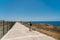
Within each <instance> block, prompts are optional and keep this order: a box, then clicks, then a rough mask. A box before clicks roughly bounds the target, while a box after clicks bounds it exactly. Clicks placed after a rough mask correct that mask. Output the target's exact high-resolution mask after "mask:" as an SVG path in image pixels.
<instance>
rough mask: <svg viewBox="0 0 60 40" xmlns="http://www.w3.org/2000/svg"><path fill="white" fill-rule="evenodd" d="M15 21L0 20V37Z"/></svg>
mask: <svg viewBox="0 0 60 40" xmlns="http://www.w3.org/2000/svg"><path fill="white" fill-rule="evenodd" d="M14 23H15V22H9V21H4V20H3V21H1V22H0V39H1V38H2V37H3V36H4V35H5V34H6V33H7V32H8V31H9V30H10V29H11V28H12V26H13V25H14Z"/></svg>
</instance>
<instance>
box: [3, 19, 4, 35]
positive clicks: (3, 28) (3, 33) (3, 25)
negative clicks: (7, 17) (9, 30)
mask: <svg viewBox="0 0 60 40" xmlns="http://www.w3.org/2000/svg"><path fill="white" fill-rule="evenodd" d="M3 35H4V20H3Z"/></svg>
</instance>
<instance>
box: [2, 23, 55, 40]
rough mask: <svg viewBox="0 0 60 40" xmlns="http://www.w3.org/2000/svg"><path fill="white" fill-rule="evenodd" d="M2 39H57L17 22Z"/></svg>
mask: <svg viewBox="0 0 60 40" xmlns="http://www.w3.org/2000/svg"><path fill="white" fill-rule="evenodd" d="M1 40H56V39H54V38H52V37H50V36H47V35H45V34H42V33H40V32H37V31H33V30H32V31H29V29H28V28H27V27H25V26H24V25H22V24H20V23H19V22H16V23H15V25H14V26H13V27H12V29H10V31H8V33H7V34H6V35H5V36H4V37H2V38H1Z"/></svg>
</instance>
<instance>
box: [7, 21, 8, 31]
mask: <svg viewBox="0 0 60 40" xmlns="http://www.w3.org/2000/svg"><path fill="white" fill-rule="evenodd" d="M7 32H8V21H7Z"/></svg>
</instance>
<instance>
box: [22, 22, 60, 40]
mask: <svg viewBox="0 0 60 40" xmlns="http://www.w3.org/2000/svg"><path fill="white" fill-rule="evenodd" d="M22 24H23V25H25V26H26V27H28V28H29V25H28V24H27V23H22ZM37 26H38V25H32V27H31V28H32V29H33V30H35V31H38V32H40V33H44V34H46V35H48V36H51V37H53V38H55V39H58V40H60V31H58V30H57V29H56V27H55V28H54V27H53V26H51V28H50V29H49V28H47V30H46V29H44V27H43V28H41V26H40V27H37ZM56 30H57V31H56ZM59 30H60V28H59Z"/></svg>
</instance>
